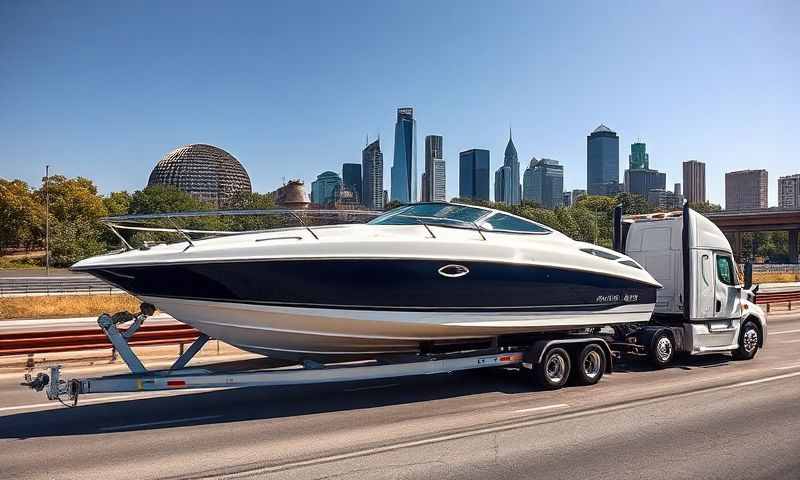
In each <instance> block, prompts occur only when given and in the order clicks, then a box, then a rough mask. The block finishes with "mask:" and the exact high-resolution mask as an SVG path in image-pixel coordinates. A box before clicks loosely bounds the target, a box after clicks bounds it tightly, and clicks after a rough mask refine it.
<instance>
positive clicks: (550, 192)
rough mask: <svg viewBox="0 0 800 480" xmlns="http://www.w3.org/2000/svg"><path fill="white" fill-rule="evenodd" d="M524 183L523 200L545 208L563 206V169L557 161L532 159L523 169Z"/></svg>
mask: <svg viewBox="0 0 800 480" xmlns="http://www.w3.org/2000/svg"><path fill="white" fill-rule="evenodd" d="M524 182H525V200H527V201H531V202H534V203H538V204H539V205H541V206H543V207H545V208H556V207H560V206H562V205H564V167H563V166H562V165H559V163H558V161H556V160H552V159H549V158H543V159H541V160H538V161H537V160H536V158H532V159H531V163H530V166H529V167H528V168H526V169H525V175H524ZM570 203H572V202H570Z"/></svg>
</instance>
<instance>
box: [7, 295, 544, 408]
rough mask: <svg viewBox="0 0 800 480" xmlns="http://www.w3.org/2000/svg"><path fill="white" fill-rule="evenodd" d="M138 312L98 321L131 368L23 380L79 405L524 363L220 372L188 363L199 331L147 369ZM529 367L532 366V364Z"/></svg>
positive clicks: (467, 361) (145, 311) (435, 358)
mask: <svg viewBox="0 0 800 480" xmlns="http://www.w3.org/2000/svg"><path fill="white" fill-rule="evenodd" d="M140 309H141V311H140V312H139V313H138V314H135V315H134V314H131V313H129V312H119V313H116V314H114V315H108V314H103V315H100V317H99V318H98V319H97V323H98V325H99V326H100V328H101V329H102V330H103V332H104V333H105V334H106V336H107V337H108V339H109V341H110V342H111V344H112V345H113V346H114V348H115V349H116V351H117V352H118V353H119V355H120V357H121V358H122V360H123V361H124V362H125V364H126V365H127V367H128V369H129V370H130V373H126V374H120V375H110V376H103V377H96V378H85V379H80V378H73V379H69V380H65V379H63V378H62V377H61V368H62V366H61V365H57V366H51V367H50V368H49V374H48V373H44V372H40V373H38V374H37V375H36V377H31V375H30V374H26V375H25V382H23V383H22V385H24V386H27V387H30V388H32V389H34V390H36V391H42V390H45V393H46V394H47V398H48V399H49V400H57V401H60V402H61V403H64V404H65V405H67V404H68V403H67V402H65V399H66V400H67V401H68V402H70V403H71V404H72V406H74V405H77V402H78V397H79V396H80V395H82V394H91V393H122V392H153V391H169V390H188V389H195V388H241V387H256V386H287V385H303V384H313V383H331V382H348V381H363V380H375V379H381V378H391V377H403V376H416V375H430V374H440V373H450V372H456V371H461V370H472V369H477V368H490V367H512V366H527V365H523V361H524V360H523V358H524V356H525V352H523V351H520V350H513V349H511V348H508V349H507V351H504V350H506V349H505V348H499V349H498V350H495V351H492V352H488V351H473V352H467V353H462V354H460V355H453V354H438V355H434V354H430V355H417V356H414V358H413V359H412V360H410V361H409V360H408V359H405V360H402V361H399V362H398V363H387V362H378V363H376V362H374V361H370V362H368V363H366V364H365V362H354V363H347V364H336V365H323V364H320V363H317V362H312V361H306V362H304V363H303V364H302V365H301V366H297V367H292V368H270V369H263V370H249V371H239V372H237V371H233V372H219V371H215V370H213V369H212V368H209V367H213V365H209V366H207V367H206V368H204V367H189V368H187V367H186V365H187V364H188V363H189V361H190V360H191V359H192V358H194V356H195V355H196V354H197V353H198V352H199V351H200V350H201V349H202V348H203V346H204V345H205V344H206V342H208V340H209V337H208V336H207V335H205V334H201V335H200V337H198V338H197V340H195V341H194V343H192V344H191V346H190V347H189V348H187V349H186V350H185V351H184V352H183V354H181V355H180V356H179V357H178V358H177V359H176V360H175V362H174V363H173V364H172V366H170V367H169V368H168V369H166V370H148V369H147V368H146V367H145V366H144V364H143V363H142V361H141V360H140V359H139V357H138V356H137V355H136V353H135V352H134V351H133V349H131V347H130V345H129V344H128V338H130V337H131V336H133V334H134V333H135V332H136V331H137V330H138V329H139V327H140V326H141V325H142V323H143V322H144V321H145V319H146V318H147V317H148V316H150V315H152V314H153V313H154V312H155V307H153V306H152V305H150V304H147V303H143V304H142V305H141V307H140ZM129 321H132V322H133V323H132V325H131V326H130V327H129V328H128V329H127V330H125V331H124V332H121V331H120V330H119V329H118V328H117V327H118V325H120V324H122V323H126V322H129ZM528 368H530V367H528Z"/></svg>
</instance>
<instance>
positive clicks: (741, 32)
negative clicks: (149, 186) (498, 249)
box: [0, 1, 800, 205]
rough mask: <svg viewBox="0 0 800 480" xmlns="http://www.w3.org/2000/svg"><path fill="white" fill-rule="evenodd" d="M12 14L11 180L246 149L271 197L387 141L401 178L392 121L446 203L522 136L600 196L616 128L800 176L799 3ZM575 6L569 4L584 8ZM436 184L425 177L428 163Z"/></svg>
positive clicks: (0, 26)
mask: <svg viewBox="0 0 800 480" xmlns="http://www.w3.org/2000/svg"><path fill="white" fill-rule="evenodd" d="M557 3H559V2H545V1H522V2H487V1H476V2H462V1H458V2H456V1H450V2H445V1H441V2H409V1H406V2H399V3H398V2H338V1H336V2H333V1H320V2H294V1H293V2H289V1H286V2H282V3H281V2H262V1H259V2H238V1H237V2H188V1H186V2H147V1H141V2H138V1H137V2H113V1H112V2H105V1H103V2H96V3H95V2H80V1H76V2H38V1H37V2H32V1H30V2H28V1H4V2H2V3H0V176H2V177H5V178H22V179H24V180H26V181H29V182H36V181H38V178H39V177H40V176H41V175H42V172H43V171H44V165H45V164H46V163H50V164H52V165H53V169H54V171H55V172H56V173H62V174H66V175H69V176H75V175H84V176H87V177H90V178H93V179H95V180H96V181H97V183H98V184H99V187H100V189H101V191H103V192H109V191H114V190H122V189H127V190H136V189H140V188H142V187H143V186H144V185H145V184H146V182H147V177H148V175H149V172H150V169H151V168H152V167H153V165H154V164H155V163H156V162H157V161H158V159H160V158H161V157H162V156H163V154H164V153H166V152H167V151H169V150H171V149H173V148H175V147H177V146H179V145H183V144H187V143H195V142H203V143H211V144H214V145H218V146H220V147H222V148H224V149H226V150H228V151H229V152H231V153H232V154H234V155H235V156H236V157H237V158H238V159H239V160H240V161H241V162H242V163H243V164H244V165H245V167H246V168H247V170H248V171H249V172H250V176H251V178H252V180H253V186H254V189H255V190H257V191H262V192H266V191H271V190H273V189H275V188H276V187H278V186H279V185H280V183H281V179H282V178H284V177H285V178H287V179H289V178H296V177H299V178H302V179H304V180H306V182H307V183H310V181H311V180H313V179H314V178H315V177H316V175H317V174H318V173H320V172H322V171H324V170H334V171H338V172H341V164H342V163H343V162H360V151H361V148H363V145H364V138H365V135H367V134H369V135H370V137H374V136H375V135H376V134H378V133H380V134H381V140H382V149H383V152H384V158H385V163H386V176H385V185H389V177H388V172H389V166H390V165H391V161H392V151H393V132H394V127H393V124H394V120H395V109H396V108H397V107H399V106H405V105H410V106H413V107H414V108H415V116H416V118H417V129H418V130H417V142H418V146H419V150H418V158H419V162H420V166H421V164H422V163H423V161H422V159H423V153H424V152H423V139H424V136H425V135H428V134H441V135H443V136H444V146H445V152H444V153H445V159H446V160H447V162H448V163H447V176H448V185H447V191H448V196H449V197H450V196H455V195H457V193H458V181H457V180H458V152H459V151H461V150H465V149H468V148H488V149H490V150H491V159H492V168H493V169H495V168H497V167H498V166H499V165H500V164H501V163H502V152H503V149H504V147H505V143H506V140H507V133H508V126H509V124H510V125H512V126H513V129H514V139H515V143H516V145H517V150H518V151H519V155H520V162H521V163H522V166H523V168H525V166H527V163H528V161H529V159H530V157H531V156H536V157H537V158H540V157H543V156H544V157H550V158H554V159H557V160H559V161H561V162H562V163H563V164H564V165H565V170H566V171H565V182H564V183H565V188H570V189H571V188H585V182H586V135H587V134H588V133H589V132H590V131H591V130H592V129H594V128H595V127H596V126H597V125H598V124H600V123H604V124H606V125H608V126H609V127H611V128H612V129H614V130H616V131H617V132H618V133H619V135H620V143H621V145H620V150H621V152H620V154H621V155H620V156H621V161H620V167H621V170H622V169H624V168H625V165H626V163H627V154H628V153H629V149H630V143H631V142H633V141H635V140H636V139H637V138H641V139H642V140H644V141H646V143H647V147H648V151H649V153H650V163H651V166H652V167H654V168H657V169H660V170H664V171H666V172H667V182H668V185H670V186H671V184H672V183H674V182H676V181H677V182H679V181H681V178H680V176H681V170H680V168H681V162H682V161H684V160H687V159H699V160H701V161H704V162H706V164H707V179H708V191H709V197H710V199H711V200H712V201H715V202H719V203H723V200H724V198H723V196H724V179H723V175H724V172H725V171H730V170H736V169H744V168H766V169H768V170H769V175H770V184H769V194H770V204H771V205H774V204H775V203H776V198H777V178H778V176H780V175H786V174H790V173H800V155H798V150H799V149H798V142H799V141H800V140H798V135H800V128H798V114H799V113H800V93H798V91H799V90H798V86H800V78H799V76H798V74H800V48H798V47H800V26H799V25H800V2H796V1H783V2H781V1H771V2H755V1H754V2H738V1H727V2H722V1H719V2H695V1H687V2H649V1H648V2H644V1H633V2H629V3H625V2H597V1H593V2H586V3H570V4H569V5H568V6H565V7H560V6H556V4H557ZM568 3H569V2H568ZM420 173H421V169H420Z"/></svg>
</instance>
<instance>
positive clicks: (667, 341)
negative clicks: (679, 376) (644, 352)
mask: <svg viewBox="0 0 800 480" xmlns="http://www.w3.org/2000/svg"><path fill="white" fill-rule="evenodd" d="M674 359H675V341H674V340H673V339H672V336H670V335H669V334H668V333H667V332H659V333H658V334H657V335H656V336H655V337H654V338H653V343H652V347H651V348H650V362H652V364H653V365H655V366H656V367H657V368H664V367H666V366H667V365H669V364H670V363H672V361H673V360H674Z"/></svg>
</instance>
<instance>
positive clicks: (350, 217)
mask: <svg viewBox="0 0 800 480" xmlns="http://www.w3.org/2000/svg"><path fill="white" fill-rule="evenodd" d="M383 213H384V212H378V211H374V210H323V209H320V210H316V209H313V210H312V209H303V210H297V209H286V208H270V209H259V210H210V211H192V212H167V213H148V214H133V215H120V216H115V217H105V218H102V219H100V221H101V222H102V223H103V224H104V225H106V226H107V227H108V228H109V229H110V230H111V232H112V233H113V234H114V235H115V236H116V237H117V238H118V239H119V240H120V241H121V242H122V245H123V250H133V249H134V247H133V246H132V245H131V243H136V242H132V241H131V238H130V237H134V236H136V233H137V232H150V235H151V237H152V234H153V233H155V234H157V236H156V240H161V241H163V240H164V237H163V236H164V235H166V234H172V235H175V234H177V235H178V236H179V237H181V238H182V239H183V240H184V241H186V242H187V243H188V244H189V246H188V247H187V248H189V247H192V246H194V242H193V240H194V239H196V237H203V238H207V237H216V236H227V235H242V234H248V233H259V232H266V231H270V232H273V231H280V230H288V229H295V228H297V227H303V228H305V229H306V230H307V231H308V232H309V233H310V234H311V235H312V236H313V237H314V238H315V239H317V240H319V237H318V236H317V234H316V232H315V231H314V228H315V227H319V226H323V225H331V224H344V223H366V222H368V221H369V220H372V219H373V218H375V217H378V216H380V215H381V214H383ZM248 217H249V218H248ZM203 219H205V220H203ZM256 219H258V220H256ZM253 227H255V228H253ZM124 231H129V232H133V233H132V234H130V235H129V238H126V237H125V235H123V234H122V232H124ZM146 235H147V234H146V233H142V234H141V235H140V236H146ZM138 240H139V241H141V242H142V244H143V246H144V247H145V248H147V247H148V240H147V239H146V238H138Z"/></svg>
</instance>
